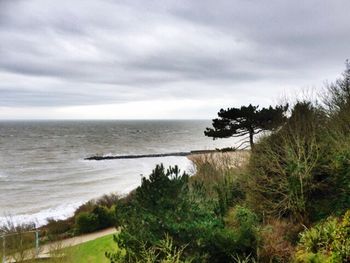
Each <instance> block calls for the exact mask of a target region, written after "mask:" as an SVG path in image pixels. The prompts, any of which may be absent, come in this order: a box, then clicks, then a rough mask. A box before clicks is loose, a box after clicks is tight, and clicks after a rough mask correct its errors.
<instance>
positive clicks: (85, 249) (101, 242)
mask: <svg viewBox="0 0 350 263" xmlns="http://www.w3.org/2000/svg"><path fill="white" fill-rule="evenodd" d="M116 250H117V244H116V243H115V242H114V241H113V235H108V236H105V237H101V238H98V239H95V240H92V241H89V242H86V243H83V244H81V245H77V246H75V247H72V248H70V249H68V254H71V255H72V259H73V262H75V263H83V262H84V263H88V262H94V263H104V262H106V263H107V262H109V261H108V260H107V258H106V257H105V252H106V251H116Z"/></svg>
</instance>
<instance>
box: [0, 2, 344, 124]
mask: <svg viewBox="0 0 350 263" xmlns="http://www.w3.org/2000/svg"><path fill="white" fill-rule="evenodd" d="M349 10H350V1H349V0H333V1H325V0H324V1H321V0H308V1H303V0H294V1H291V0H289V1H285V0H269V1H261V0H216V1H212V0H198V1H195V0H193V1H189V0H177V1H175V0H173V1H170V0H169V1H168V0H158V1H152V0H147V1H144V0H139V1H137V0H127V1H126V0H125V1H117V0H60V1H47V0H0V119H99V118H101V119H145V118H146V119H149V118H152V119H154V118H160V119H168V118H177V119H187V118H190V119H191V118H212V117H214V116H215V115H216V112H217V111H218V110H219V109H220V108H221V107H229V106H240V105H242V104H247V103H255V104H260V105H268V104H270V103H275V102H276V100H277V99H278V98H279V97H281V96H283V95H285V94H288V95H289V94H297V92H298V91H300V90H303V89H315V88H316V89H318V88H320V87H322V86H323V85H324V82H325V81H327V80H329V81H332V80H334V79H335V78H336V77H337V76H339V74H340V73H341V72H342V71H343V69H344V61H345V59H346V58H349V57H350V21H349Z"/></svg>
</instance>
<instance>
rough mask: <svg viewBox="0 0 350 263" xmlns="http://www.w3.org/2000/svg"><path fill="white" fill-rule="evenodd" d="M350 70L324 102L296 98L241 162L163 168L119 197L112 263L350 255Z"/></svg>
mask: <svg viewBox="0 0 350 263" xmlns="http://www.w3.org/2000/svg"><path fill="white" fill-rule="evenodd" d="M349 79H350V69H349V68H348V69H347V71H345V73H344V74H343V76H342V78H340V79H339V80H337V81H336V82H335V83H333V84H331V85H329V87H328V91H327V94H326V96H325V97H323V98H322V100H321V101H318V102H317V101H308V100H300V101H297V102H295V103H293V105H290V110H289V113H288V115H287V117H288V118H287V119H286V121H285V123H284V124H283V125H281V126H280V128H279V129H275V130H274V131H272V132H270V133H269V134H268V135H265V136H263V137H262V138H260V140H259V141H258V142H257V143H256V145H255V146H254V149H252V150H251V152H250V154H246V155H245V156H244V158H241V157H242V156H240V158H241V159H240V160H239V161H236V162H235V161H233V160H231V159H229V158H227V156H226V157H225V155H222V156H221V157H220V156H218V155H216V156H213V155H206V156H202V157H201V158H194V162H195V164H196V167H197V172H196V174H195V176H193V177H190V176H189V175H187V174H186V173H182V172H180V171H179V169H178V168H177V167H170V168H168V169H166V168H164V167H163V166H162V165H159V166H157V167H156V168H155V169H154V171H153V172H152V174H151V175H150V177H149V178H143V179H142V184H141V186H140V187H138V188H137V189H136V190H135V191H134V192H132V193H131V194H130V195H129V196H128V197H127V198H123V199H120V200H118V202H117V204H116V213H115V215H116V222H117V226H118V227H119V228H120V234H119V235H118V236H116V237H115V242H116V243H117V244H118V246H119V247H121V248H124V249H125V251H126V253H118V252H117V253H113V252H112V253H108V252H107V256H108V258H109V259H110V261H111V262H348V261H350V241H349V240H350V224H349V213H350V211H348V212H347V210H348V209H349V208H350V85H349V84H350V80H349Z"/></svg>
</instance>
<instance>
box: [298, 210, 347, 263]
mask: <svg viewBox="0 0 350 263" xmlns="http://www.w3.org/2000/svg"><path fill="white" fill-rule="evenodd" d="M349 260H350V210H349V211H348V212H347V213H346V214H345V215H344V217H343V218H342V220H340V221H339V220H338V219H336V218H329V219H328V220H327V221H324V222H321V223H319V224H317V225H316V226H314V227H313V228H311V229H308V230H306V231H304V232H303V233H301V237H300V243H299V245H298V247H297V252H296V262H334V263H338V262H339V263H340V262H348V261H349Z"/></svg>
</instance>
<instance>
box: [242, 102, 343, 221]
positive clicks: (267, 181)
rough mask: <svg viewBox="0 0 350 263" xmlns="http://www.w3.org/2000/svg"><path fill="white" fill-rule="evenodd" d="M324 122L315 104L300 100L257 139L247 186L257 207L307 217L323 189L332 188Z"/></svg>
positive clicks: (268, 212)
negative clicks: (271, 130)
mask: <svg viewBox="0 0 350 263" xmlns="http://www.w3.org/2000/svg"><path fill="white" fill-rule="evenodd" d="M324 126H325V120H324V115H323V113H322V112H321V111H320V110H319V109H318V108H317V107H315V106H313V105H312V104H311V103H309V102H299V103H297V104H296V105H295V106H294V108H293V110H292V115H291V117H290V118H289V120H288V122H287V124H286V125H285V126H284V127H283V128H282V129H281V130H279V131H278V132H276V133H274V134H272V135H271V136H269V137H266V138H264V139H263V140H262V141H261V142H260V143H259V144H257V145H256V148H255V150H254V151H253V152H252V155H251V159H250V164H249V171H248V174H247V186H248V188H249V194H248V198H249V201H251V204H252V205H253V206H254V207H255V209H257V211H259V212H260V213H261V214H265V215H270V216H275V217H289V218H293V219H294V220H298V221H299V222H304V223H307V222H308V221H309V218H310V215H311V214H312V212H313V207H314V206H315V205H317V203H318V202H320V200H322V199H324V198H325V193H327V192H326V191H328V192H332V191H333V193H336V192H337V190H336V188H329V189H327V188H328V187H329V186H330V185H329V181H330V178H332V177H333V175H332V173H330V172H329V167H328V165H329V160H330V159H329V157H330V156H331V153H329V151H330V149H329V146H328V141H327V140H328V133H327V130H326V129H325V128H324ZM333 178H334V177H333Z"/></svg>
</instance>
